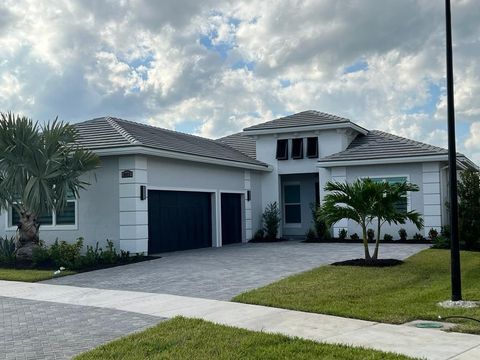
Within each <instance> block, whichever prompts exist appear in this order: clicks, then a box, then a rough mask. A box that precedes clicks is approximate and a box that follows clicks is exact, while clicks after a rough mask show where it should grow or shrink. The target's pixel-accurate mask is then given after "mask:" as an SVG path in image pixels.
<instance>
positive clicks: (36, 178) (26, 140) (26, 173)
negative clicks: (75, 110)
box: [0, 113, 99, 261]
mask: <svg viewBox="0 0 480 360" xmlns="http://www.w3.org/2000/svg"><path fill="white" fill-rule="evenodd" d="M77 139H78V135H77V132H76V130H75V128H74V127H73V126H72V125H69V124H65V123H63V122H61V121H58V120H57V119H55V120H54V121H53V122H49V123H47V124H46V125H43V126H41V125H39V124H38V123H36V122H33V121H32V120H31V119H29V118H26V117H23V116H19V115H15V114H13V113H0V208H5V209H8V208H9V207H11V208H12V209H13V211H16V212H17V214H18V215H19V218H20V221H19V223H18V231H17V244H16V252H17V258H18V259H19V260H20V261H28V260H30V259H31V255H32V252H33V249H34V248H35V247H36V246H38V243H39V228H40V225H41V224H40V223H39V215H40V214H42V213H46V212H49V211H52V210H56V211H61V210H62V209H63V208H64V207H65V206H66V203H67V197H68V195H69V194H73V195H74V196H75V197H79V190H80V189H84V188H85V187H86V186H87V185H89V184H88V183H87V182H86V181H84V180H82V179H81V178H80V177H81V175H82V174H84V173H85V172H87V171H90V170H93V169H95V168H96V167H97V166H98V165H99V158H98V157H97V156H96V155H95V154H94V153H92V152H91V151H89V150H86V149H83V148H81V147H80V146H79V145H78V144H77V143H76V140H77Z"/></svg>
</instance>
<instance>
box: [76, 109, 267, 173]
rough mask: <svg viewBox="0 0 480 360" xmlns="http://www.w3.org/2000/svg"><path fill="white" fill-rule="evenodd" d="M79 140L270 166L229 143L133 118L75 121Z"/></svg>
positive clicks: (94, 145)
mask: <svg viewBox="0 0 480 360" xmlns="http://www.w3.org/2000/svg"><path fill="white" fill-rule="evenodd" d="M75 127H76V129H77V131H78V134H79V140H78V142H79V144H81V145H82V146H84V147H87V148H89V149H92V150H97V149H106V148H115V147H129V146H145V147H149V148H154V149H159V150H165V151H171V152H177V153H184V154H190V155H197V156H202V157H207V158H214V159H221V160H228V161H234V162H240V163H246V164H252V165H261V166H265V167H266V166H267V165H266V164H264V163H262V162H260V161H257V160H255V159H254V158H252V157H250V156H248V155H246V154H244V153H242V152H240V151H238V150H236V149H234V148H233V147H230V146H229V145H228V144H226V143H222V142H219V141H215V140H210V139H206V138H203V137H200V136H194V135H189V134H184V133H180V132H176V131H172V130H167V129H162V128H159V127H155V126H149V125H145V124H140V123H136V122H132V121H127V120H122V119H117V118H112V117H102V118H97V119H93V120H88V121H84V122H81V123H77V124H75Z"/></svg>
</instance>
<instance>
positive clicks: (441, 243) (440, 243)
mask: <svg viewBox="0 0 480 360" xmlns="http://www.w3.org/2000/svg"><path fill="white" fill-rule="evenodd" d="M432 248H434V249H450V238H447V237H445V236H443V235H440V236H437V237H436V238H435V240H433V245H432Z"/></svg>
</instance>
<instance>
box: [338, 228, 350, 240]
mask: <svg viewBox="0 0 480 360" xmlns="http://www.w3.org/2000/svg"><path fill="white" fill-rule="evenodd" d="M347 235H348V231H347V230H345V229H340V230H338V238H339V239H340V240H345V239H346V238H347Z"/></svg>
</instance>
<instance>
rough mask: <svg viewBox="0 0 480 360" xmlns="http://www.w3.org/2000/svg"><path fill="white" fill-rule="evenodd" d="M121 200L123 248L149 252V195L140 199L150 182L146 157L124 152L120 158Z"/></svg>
mask: <svg viewBox="0 0 480 360" xmlns="http://www.w3.org/2000/svg"><path fill="white" fill-rule="evenodd" d="M118 176H119V183H120V185H119V186H120V189H119V197H120V199H119V201H120V249H121V250H125V251H129V252H130V253H132V254H133V253H145V254H147V253H148V199H145V200H141V199H140V187H141V186H147V158H146V157H144V156H137V155H132V156H122V157H120V158H119V160H118Z"/></svg>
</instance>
